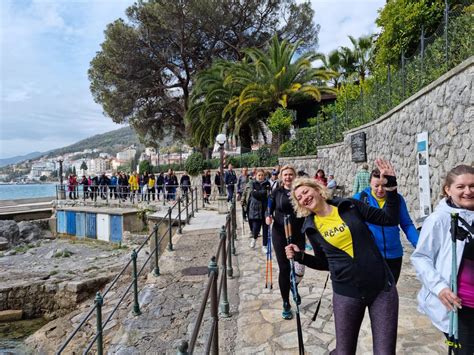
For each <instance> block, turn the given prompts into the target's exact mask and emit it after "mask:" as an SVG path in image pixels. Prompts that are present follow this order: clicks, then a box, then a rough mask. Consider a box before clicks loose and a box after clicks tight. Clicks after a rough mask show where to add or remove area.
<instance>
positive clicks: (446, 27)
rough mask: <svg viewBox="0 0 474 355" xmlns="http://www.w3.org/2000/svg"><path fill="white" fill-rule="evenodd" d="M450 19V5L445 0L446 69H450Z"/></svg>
mask: <svg viewBox="0 0 474 355" xmlns="http://www.w3.org/2000/svg"><path fill="white" fill-rule="evenodd" d="M448 19H449V5H448V0H445V1H444V47H445V48H444V49H445V52H444V54H445V60H446V71H448V70H449V38H448Z"/></svg>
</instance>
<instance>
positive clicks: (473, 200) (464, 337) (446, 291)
mask: <svg viewBox="0 0 474 355" xmlns="http://www.w3.org/2000/svg"><path fill="white" fill-rule="evenodd" d="M443 194H444V196H445V198H443V199H442V200H441V201H440V202H439V204H438V206H437V207H436V209H435V211H434V212H433V213H432V214H431V215H430V216H429V217H428V218H427V219H426V220H425V222H424V223H423V227H422V229H421V233H420V238H419V240H418V244H417V246H416V249H415V251H414V252H413V255H412V257H411V261H412V263H413V265H414V267H415V269H416V273H417V276H418V278H419V279H420V281H421V283H422V288H421V290H420V292H419V293H418V310H419V311H420V312H421V313H424V314H426V315H427V316H428V317H429V318H430V319H431V321H432V323H433V324H434V326H435V327H436V328H438V329H439V330H441V331H442V332H443V333H445V334H446V335H447V333H448V331H449V312H450V311H452V310H454V309H456V308H457V312H458V317H459V342H460V344H461V349H459V352H458V354H470V355H472V354H474V241H471V242H467V240H463V241H461V240H457V241H456V252H457V255H458V260H457V269H456V270H454V272H456V273H457V280H458V293H457V294H455V293H453V292H452V291H451V288H450V279H451V273H452V272H453V270H452V259H451V253H452V240H451V232H450V229H451V213H458V214H459V217H461V218H463V219H464V220H465V221H466V222H467V223H468V224H470V225H471V226H472V225H473V223H474V168H473V167H471V166H468V165H459V166H457V167H456V168H454V169H452V170H451V171H450V172H449V173H448V175H447V177H446V181H445V183H444V186H443Z"/></svg>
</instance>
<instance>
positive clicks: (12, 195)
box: [0, 184, 56, 200]
mask: <svg viewBox="0 0 474 355" xmlns="http://www.w3.org/2000/svg"><path fill="white" fill-rule="evenodd" d="M54 196H56V184H8V185H0V200H17V199H23V198H39V197H54Z"/></svg>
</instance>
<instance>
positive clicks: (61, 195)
mask: <svg viewBox="0 0 474 355" xmlns="http://www.w3.org/2000/svg"><path fill="white" fill-rule="evenodd" d="M63 162H64V158H63V157H62V156H59V157H58V163H59V172H58V174H59V196H58V200H65V199H66V190H65V189H64V185H63Z"/></svg>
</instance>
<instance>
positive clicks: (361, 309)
mask: <svg viewBox="0 0 474 355" xmlns="http://www.w3.org/2000/svg"><path fill="white" fill-rule="evenodd" d="M375 163H376V165H377V166H378V168H379V170H380V173H381V179H382V180H383V183H384V185H385V190H386V191H387V199H386V202H385V203H386V206H385V208H384V209H379V208H374V207H371V206H368V205H367V204H364V203H363V202H361V201H358V200H354V199H337V198H336V199H332V200H329V199H328V191H327V188H326V187H325V186H322V185H321V184H320V183H318V182H317V181H315V180H314V179H307V178H301V179H297V180H296V181H295V182H294V184H293V189H292V199H293V204H294V206H295V209H296V212H297V216H299V217H306V219H305V222H304V224H303V228H302V230H303V232H305V233H306V235H307V237H308V239H309V240H310V241H311V243H312V244H315V245H317V246H318V248H317V249H318V250H322V251H320V252H316V253H315V255H310V254H305V253H304V252H302V251H301V250H300V248H298V246H296V245H293V244H290V245H289V246H287V247H286V254H287V257H288V258H294V260H295V261H298V262H300V263H302V264H304V265H306V266H308V267H310V268H315V269H320V270H325V269H327V267H329V271H330V273H331V280H332V286H333V291H334V292H333V310H334V319H335V327H336V349H335V351H334V352H332V354H355V351H356V348H357V338H358V335H359V330H360V325H361V323H362V320H363V318H364V314H365V309H366V308H368V310H369V314H370V319H371V323H372V324H371V326H372V336H373V344H374V348H373V353H374V354H395V349H396V339H397V323H398V294H397V289H396V285H395V282H394V279H393V276H392V274H391V272H390V270H389V268H388V266H387V265H386V263H385V262H384V259H383V257H382V255H381V253H380V251H379V250H378V248H377V245H376V244H375V242H374V240H373V237H372V234H371V232H370V230H369V229H368V227H367V225H366V222H370V223H373V224H378V225H397V224H398V223H399V198H398V196H397V192H396V188H397V184H396V178H395V173H394V170H393V168H392V166H391V165H390V163H389V162H387V161H384V160H382V159H378V160H376V162H375ZM315 250H316V249H315Z"/></svg>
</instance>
